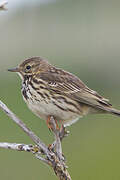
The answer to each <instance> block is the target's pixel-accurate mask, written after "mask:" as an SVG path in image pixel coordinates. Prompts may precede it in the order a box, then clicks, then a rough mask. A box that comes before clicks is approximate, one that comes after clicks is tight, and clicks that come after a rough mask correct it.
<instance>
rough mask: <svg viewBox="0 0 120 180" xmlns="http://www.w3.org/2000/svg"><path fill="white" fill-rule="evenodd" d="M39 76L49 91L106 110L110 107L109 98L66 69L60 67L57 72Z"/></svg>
mask: <svg viewBox="0 0 120 180" xmlns="http://www.w3.org/2000/svg"><path fill="white" fill-rule="evenodd" d="M39 78H41V79H42V80H44V81H46V83H47V88H48V89H49V91H51V92H52V91H53V92H55V91H56V92H58V93H60V94H61V95H65V96H67V97H69V98H71V99H73V100H76V101H77V102H78V103H84V104H86V105H90V106H92V107H95V108H100V109H103V110H104V107H105V106H107V107H110V106H111V104H110V103H109V100H108V99H105V98H104V97H102V96H100V95H99V94H98V93H97V92H96V91H93V90H91V89H89V88H88V87H87V86H86V85H85V84H84V83H83V82H82V81H81V80H80V79H79V78H77V77H76V76H74V75H72V74H71V73H68V72H66V71H63V70H60V69H58V70H57V72H54V73H53V72H51V73H50V72H44V73H41V74H39Z"/></svg>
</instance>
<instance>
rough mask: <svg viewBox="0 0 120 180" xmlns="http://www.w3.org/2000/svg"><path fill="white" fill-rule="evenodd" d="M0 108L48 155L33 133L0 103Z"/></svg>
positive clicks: (45, 147)
mask: <svg viewBox="0 0 120 180" xmlns="http://www.w3.org/2000/svg"><path fill="white" fill-rule="evenodd" d="M0 108H1V109H2V110H3V111H4V112H5V113H6V114H7V116H9V117H10V118H11V119H12V120H13V121H14V122H15V123H16V124H17V125H18V126H19V127H21V129H22V130H23V131H24V132H25V133H26V134H27V135H28V136H29V137H30V138H31V139H32V140H33V141H34V142H35V143H36V144H37V145H38V146H39V147H40V148H41V149H43V150H44V151H45V152H46V154H48V149H47V146H46V145H45V144H44V143H43V142H42V141H41V140H40V138H39V137H37V136H36V135H35V134H34V132H32V131H31V130H30V129H29V128H27V126H26V124H25V123H23V122H22V121H21V120H20V119H19V118H18V117H17V116H16V115H15V114H14V113H13V112H12V111H11V110H10V109H8V107H7V106H6V105H5V104H4V103H3V102H2V101H0Z"/></svg>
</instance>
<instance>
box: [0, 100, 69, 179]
mask: <svg viewBox="0 0 120 180" xmlns="http://www.w3.org/2000/svg"><path fill="white" fill-rule="evenodd" d="M0 108H1V109H2V110H3V111H4V112H5V113H6V114H7V116H9V117H10V118H11V119H12V120H13V121H14V122H15V123H16V124H17V125H18V126H19V127H21V129H22V130H23V131H24V132H25V133H26V134H27V135H28V136H29V137H30V138H31V139H32V140H33V141H34V142H35V144H36V145H35V146H33V145H26V144H16V143H2V142H1V143H0V148H5V149H13V150H19V151H26V152H32V153H33V154H35V157H36V158H37V159H39V160H41V161H42V162H44V163H46V164H48V165H49V166H51V167H52V168H53V170H54V172H55V174H56V176H57V177H58V178H59V180H71V177H70V175H69V173H68V171H67V166H66V165H65V162H64V158H62V147H61V142H60V136H59V135H58V130H57V128H56V126H55V120H54V118H53V117H52V123H53V126H54V134H55V142H56V147H57V148H56V152H54V151H52V150H51V149H49V148H48V147H47V146H46V145H45V144H44V143H43V142H42V141H41V140H40V138H39V137H37V136H36V135H35V134H34V132H32V131H31V130H30V129H29V128H27V126H26V125H25V124H24V123H23V122H22V121H21V120H20V119H19V118H18V117H17V116H16V115H15V114H14V113H13V112H12V111H11V110H10V109H9V108H8V107H7V106H6V105H5V104H4V103H3V102H2V101H0Z"/></svg>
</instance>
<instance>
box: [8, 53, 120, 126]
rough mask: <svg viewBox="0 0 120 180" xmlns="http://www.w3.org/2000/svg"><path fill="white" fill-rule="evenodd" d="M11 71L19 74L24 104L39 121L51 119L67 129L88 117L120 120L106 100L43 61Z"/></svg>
mask: <svg viewBox="0 0 120 180" xmlns="http://www.w3.org/2000/svg"><path fill="white" fill-rule="evenodd" d="M10 71H14V72H18V74H19V75H20V77H21V78H22V94H23V97H24V100H25V102H26V103H27V105H28V107H29V108H30V109H31V110H32V111H33V112H34V113H35V114H36V115H37V116H39V117H40V118H42V119H45V120H47V118H48V116H54V118H55V119H56V120H58V121H62V123H63V124H64V125H66V126H67V125H71V124H72V123H73V122H76V121H77V120H78V119H79V117H82V116H84V115H87V114H93V113H112V114H115V115H118V116H120V111H118V110H116V109H113V108H112V105H111V104H110V103H109V101H108V100H107V99H105V98H103V97H102V96H100V95H99V94H98V93H97V92H96V91H93V90H91V89H89V88H88V87H87V86H86V85H85V84H84V83H83V82H82V81H81V80H80V79H79V78H78V77H76V76H75V75H73V74H71V73H69V72H66V71H64V70H62V69H59V68H56V67H55V66H52V65H51V64H49V63H48V61H46V60H45V59H43V58H40V57H33V58H30V59H27V60H25V61H23V63H21V64H20V65H19V66H18V67H17V68H15V69H14V70H13V69H12V70H10Z"/></svg>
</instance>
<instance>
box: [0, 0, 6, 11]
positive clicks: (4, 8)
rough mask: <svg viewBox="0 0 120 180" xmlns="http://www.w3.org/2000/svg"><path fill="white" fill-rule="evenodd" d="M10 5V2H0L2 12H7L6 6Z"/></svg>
mask: <svg viewBox="0 0 120 180" xmlns="http://www.w3.org/2000/svg"><path fill="white" fill-rule="evenodd" d="M7 4H8V2H7V1H2V2H0V11H1V10H2V11H5V10H7V8H6V5H7Z"/></svg>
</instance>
